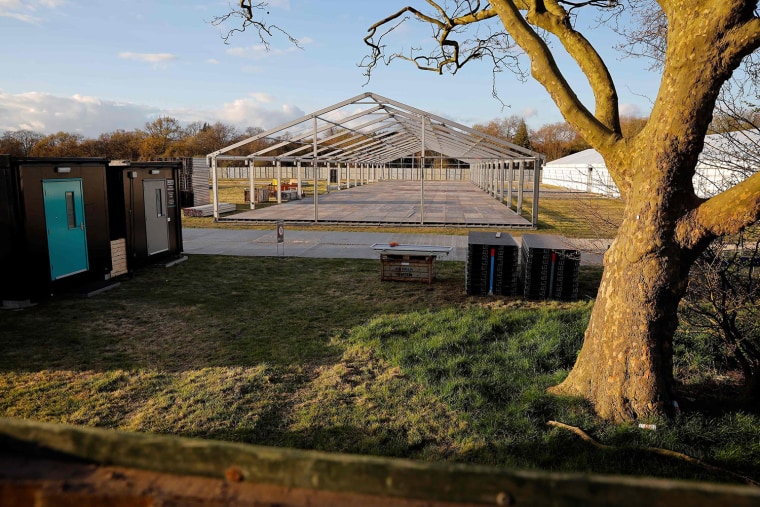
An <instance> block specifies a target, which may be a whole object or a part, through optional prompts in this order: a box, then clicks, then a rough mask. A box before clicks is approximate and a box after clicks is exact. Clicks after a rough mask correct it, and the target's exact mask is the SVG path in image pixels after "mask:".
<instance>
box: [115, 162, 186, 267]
mask: <svg viewBox="0 0 760 507" xmlns="http://www.w3.org/2000/svg"><path fill="white" fill-rule="evenodd" d="M181 170H182V162H181V161H171V162H130V161H112V162H111V163H110V165H109V167H108V199H109V206H110V209H111V215H110V216H111V240H112V241H114V243H115V249H116V248H117V244H118V242H119V241H123V242H124V248H125V250H124V251H125V253H126V266H127V268H128V269H129V270H131V269H133V268H137V267H140V266H144V265H146V264H150V263H153V262H158V261H163V260H167V259H171V258H175V257H178V256H179V255H180V253H181V252H182V222H181V215H182V213H181V210H180V202H179V192H178V190H179V178H180V172H181Z"/></svg>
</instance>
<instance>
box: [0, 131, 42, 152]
mask: <svg viewBox="0 0 760 507" xmlns="http://www.w3.org/2000/svg"><path fill="white" fill-rule="evenodd" d="M43 137H45V136H43V135H42V134H40V133H39V132H34V131H33V130H12V131H8V132H4V133H3V135H2V137H0V152H1V153H7V154H9V155H15V156H17V157H28V156H29V155H30V154H31V152H32V148H34V145H35V144H37V143H38V142H40V141H41V140H42V138H43Z"/></svg>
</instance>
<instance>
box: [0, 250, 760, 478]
mask: <svg viewBox="0 0 760 507" xmlns="http://www.w3.org/2000/svg"><path fill="white" fill-rule="evenodd" d="M438 268H439V273H438V281H437V282H436V283H434V284H433V285H430V286H428V285H424V284H417V283H393V282H381V281H380V280H379V265H378V263H377V261H372V260H343V259H340V260H321V259H294V258H285V259H279V258H231V257H213V256H211V257H206V256H203V257H201V256H191V257H190V259H189V260H188V261H187V262H185V263H182V264H180V265H178V266H175V267H174V268H171V269H168V270H167V269H163V268H149V269H145V270H142V271H140V272H138V273H137V274H136V275H135V276H134V278H132V279H131V280H125V282H124V283H123V284H122V285H121V286H120V287H118V288H116V289H114V290H112V291H110V292H107V293H104V294H101V295H100V296H98V297H96V298H93V299H87V300H80V299H77V300H74V299H62V298H57V299H53V300H51V301H49V302H46V303H45V304H43V305H41V306H39V307H35V308H30V309H27V310H24V311H18V312H2V313H0V415H3V416H8V417H20V418H30V419H37V420H43V421H53V422H66V423H74V424H81V425H91V426H101V427H107V428H118V429H122V430H128V431H146V432H155V433H167V434H176V435H183V436H193V437H203V438H216V439H222V440H228V441H240V442H249V443H256V444H266V445H279V446H289V447H299V448H308V449H323V450H327V451H340V452H358V453H366V454H375V455H390V456H402V457H409V458H414V459H422V460H432V461H451V462H464V463H485V464H499V465H504V466H510V467H519V468H541V469H548V470H563V471H594V472H605V473H624V474H636V475H641V474H646V475H657V476H665V477H682V478H699V479H710V480H727V479H728V478H727V477H726V476H724V475H723V474H720V473H708V472H705V471H703V470H701V469H699V468H696V467H694V466H692V465H689V464H686V463H683V462H681V461H678V460H673V459H670V458H663V457H653V456H651V455H649V454H647V453H646V452H645V451H643V450H641V449H642V448H643V447H647V446H658V447H666V448H669V449H673V450H677V451H681V452H686V453H689V454H692V455H694V456H696V457H699V458H701V459H704V460H706V461H708V462H710V463H713V464H716V465H719V466H722V467H725V468H729V469H731V470H734V471H737V472H740V473H743V474H745V475H750V476H753V477H754V478H756V479H757V478H758V476H760V441H759V440H758V438H757V435H758V434H760V418H759V417H758V416H757V414H755V413H753V412H752V411H750V410H747V408H746V407H733V408H731V407H727V406H722V407H721V409H720V410H703V409H702V408H700V406H698V405H697V404H695V405H694V408H693V409H689V410H685V411H684V413H683V415H681V416H679V417H678V418H676V419H674V420H671V421H656V422H657V424H658V430H657V431H656V432H650V431H644V430H640V429H639V428H637V427H636V426H634V425H622V426H617V425H609V424H606V423H604V422H602V421H599V420H598V419H596V417H595V416H594V415H593V413H592V412H591V411H590V410H589V407H587V406H586V404H585V403H583V402H582V401H580V400H575V399H569V398H556V397H552V396H549V395H547V394H546V391H545V388H546V387H547V386H550V385H552V384H555V383H557V382H559V381H560V380H561V379H562V378H564V376H565V374H566V372H567V370H568V369H569V368H570V367H571V366H572V364H573V361H574V359H575V354H576V352H577V350H578V347H579V344H580V341H581V339H582V334H583V329H584V327H585V325H586V322H587V319H588V315H589V311H590V309H591V302H588V301H581V302H576V303H556V302H525V301H521V300H518V299H510V298H475V297H470V296H467V295H466V294H464V266H463V264H462V263H457V262H443V263H439V264H438ZM582 272H583V273H584V277H585V280H584V282H583V285H584V287H586V289H585V290H586V291H590V292H593V287H594V284H595V283H598V275H599V270H598V269H596V270H592V271H588V270H587V269H586V268H584V269H583V270H582ZM595 280H596V281H595ZM686 360H690V359H688V357H687V359H686ZM679 371H688V369H684V370H679ZM697 395H698V394H697ZM550 419H556V420H560V421H562V422H565V423H568V424H574V425H577V426H580V427H582V428H583V429H584V430H586V431H588V432H589V433H590V434H591V435H592V436H593V437H594V438H596V439H598V440H600V441H602V442H603V443H606V444H610V445H615V446H617V447H619V448H620V449H619V450H616V451H606V450H598V449H595V448H593V447H590V446H588V445H587V444H585V443H583V442H581V441H580V440H579V439H577V438H576V437H575V436H573V435H572V434H569V433H567V432H565V431H563V430H559V429H555V428H550V427H548V426H547V425H546V422H547V421H548V420H550Z"/></svg>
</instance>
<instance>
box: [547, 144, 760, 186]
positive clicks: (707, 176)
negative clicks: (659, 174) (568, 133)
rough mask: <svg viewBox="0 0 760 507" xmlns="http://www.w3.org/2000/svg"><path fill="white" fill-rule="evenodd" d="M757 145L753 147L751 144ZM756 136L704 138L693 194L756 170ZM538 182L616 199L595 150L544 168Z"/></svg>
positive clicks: (600, 158) (758, 162)
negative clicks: (703, 147)
mask: <svg viewBox="0 0 760 507" xmlns="http://www.w3.org/2000/svg"><path fill="white" fill-rule="evenodd" d="M755 143H757V144H755ZM758 147H760V134H759V133H758V132H757V131H749V132H746V131H745V132H742V133H741V134H737V133H732V134H713V135H709V136H707V137H706V138H705V149H704V151H703V153H702V154H701V155H700V159H699V162H698V163H697V172H696V174H695V175H694V179H693V185H694V191H695V192H696V194H697V195H698V196H699V197H703V198H707V197H711V196H713V195H715V194H717V193H719V192H721V191H723V190H725V189H726V188H728V187H730V186H733V185H735V184H737V183H739V182H740V181H742V180H743V179H744V178H746V177H747V176H748V175H749V174H752V173H753V172H756V171H757V170H758V169H759V168H760V161H759V160H758ZM541 182H542V183H544V184H547V185H556V186H559V187H563V188H568V189H571V190H577V191H581V192H590V193H594V194H599V195H604V196H607V197H620V192H619V191H618V189H617V186H616V185H615V182H614V181H613V180H612V177H611V176H610V173H609V171H607V165H606V163H605V162H604V159H603V158H602V156H601V155H600V154H599V152H597V151H596V150H591V149H589V150H584V151H581V152H578V153H573V154H572V155H568V156H567V157H563V158H559V159H557V160H553V161H551V162H549V163H547V164H546V165H544V168H543V171H542V180H541Z"/></svg>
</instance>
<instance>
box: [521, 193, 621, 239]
mask: <svg viewBox="0 0 760 507" xmlns="http://www.w3.org/2000/svg"><path fill="white" fill-rule="evenodd" d="M562 195H563V196H562V197H554V196H551V195H547V196H543V195H542V196H541V198H540V200H539V210H538V232H542V233H546V234H561V235H563V236H567V237H569V238H614V237H615V235H617V229H618V226H619V224H620V222H621V220H622V217H623V208H624V204H623V201H621V200H620V199H610V198H607V197H601V196H594V195H592V194H584V193H579V194H562ZM532 201H533V199H531V197H530V195H528V194H527V193H526V195H525V196H524V198H523V210H524V212H525V215H526V218H528V219H529V220H530V217H531V215H532V214H531V211H532V209H533V208H532ZM512 203H513V204H512V209H515V208H516V206H517V198H516V197H513V201H512Z"/></svg>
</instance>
